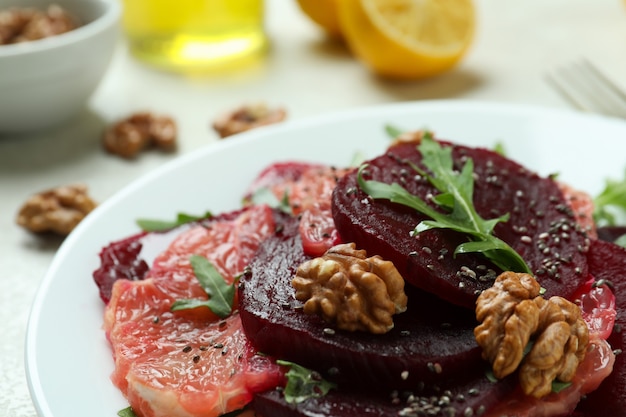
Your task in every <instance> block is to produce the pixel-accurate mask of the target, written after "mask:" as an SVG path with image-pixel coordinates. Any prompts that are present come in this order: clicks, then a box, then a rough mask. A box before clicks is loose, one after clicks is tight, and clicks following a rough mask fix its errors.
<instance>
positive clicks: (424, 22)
mask: <svg viewBox="0 0 626 417" xmlns="http://www.w3.org/2000/svg"><path fill="white" fill-rule="evenodd" d="M337 5H338V8H339V21H340V26H341V30H342V33H343V35H344V38H345V39H346V41H347V43H348V45H349V46H350V49H351V50H352V51H353V53H354V54H355V55H356V56H357V57H358V58H359V59H360V60H361V61H363V62H364V63H365V64H367V65H368V66H369V67H370V68H371V69H372V70H373V71H374V72H375V73H377V74H379V75H381V76H385V77H388V78H396V79H419V78H425V77H429V76H433V75H437V74H440V73H442V72H444V71H446V70H448V69H450V68H452V67H453V66H454V65H455V64H457V62H458V61H459V60H460V59H461V58H462V57H463V56H464V55H465V53H466V51H467V49H468V47H469V46H470V44H471V43H472V40H473V37H474V27H475V24H476V14H475V8H474V4H473V2H472V0H340V1H338V2H337Z"/></svg>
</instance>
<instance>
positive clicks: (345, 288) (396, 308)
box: [292, 243, 407, 334]
mask: <svg viewBox="0 0 626 417" xmlns="http://www.w3.org/2000/svg"><path fill="white" fill-rule="evenodd" d="M292 286H293V287H294V288H295V289H296V295H295V296H296V299H298V300H300V301H303V302H304V308H303V310H304V312H305V313H306V314H319V315H321V316H322V318H323V319H324V320H326V321H328V322H331V323H334V324H335V325H336V327H337V328H339V329H342V330H348V331H357V330H360V331H369V332H371V333H375V334H382V333H386V332H388V331H389V330H391V329H392V328H393V317H392V316H393V315H394V314H397V313H401V312H403V311H405V310H406V305H407V296H406V294H405V293H404V279H403V278H402V276H401V275H400V274H399V273H398V270H397V269H396V267H395V266H394V265H393V263H391V262H389V261H385V260H383V259H382V258H381V257H380V256H372V257H370V258H367V254H366V252H365V251H364V250H357V249H355V244H354V243H348V244H341V245H337V246H334V247H332V248H330V249H329V250H328V251H327V252H326V253H325V254H324V255H323V256H322V257H319V258H315V259H312V260H310V261H307V262H305V263H303V264H302V265H300V266H299V267H298V270H297V272H296V276H295V278H294V279H293V280H292Z"/></svg>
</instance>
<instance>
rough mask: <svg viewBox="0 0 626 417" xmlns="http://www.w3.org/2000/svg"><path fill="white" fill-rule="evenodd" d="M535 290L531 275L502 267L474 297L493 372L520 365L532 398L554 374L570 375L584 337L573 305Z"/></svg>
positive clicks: (479, 336) (479, 337)
mask: <svg viewBox="0 0 626 417" xmlns="http://www.w3.org/2000/svg"><path fill="white" fill-rule="evenodd" d="M540 292H541V287H540V285H539V283H538V282H537V281H536V280H535V279H534V278H533V277H532V276H530V275H528V274H521V273H515V272H504V273H502V274H501V275H500V276H498V278H497V279H496V281H495V283H494V285H493V286H492V287H491V288H489V289H488V290H485V291H483V293H482V294H481V295H480V296H479V297H478V300H477V301H476V319H477V320H478V321H479V322H480V324H479V325H478V326H477V327H476V328H475V329H474V336H475V337H476V342H477V343H478V344H479V345H480V346H481V347H482V349H483V358H484V359H486V360H488V361H489V362H490V363H491V365H492V368H493V373H494V376H495V377H496V378H504V377H505V376H507V375H510V374H512V373H513V372H515V371H516V370H518V369H519V381H520V385H521V387H522V390H523V391H524V393H526V394H527V395H532V396H533V397H536V398H541V397H543V396H545V395H547V394H549V393H550V392H551V391H552V382H553V381H554V380H555V379H558V380H560V381H562V382H569V381H571V380H572V379H573V377H574V375H575V373H576V369H577V368H578V364H579V363H580V362H582V360H583V359H584V357H585V353H586V349H587V344H588V342H589V330H588V328H587V325H586V324H585V322H584V320H583V319H582V317H581V314H580V309H579V308H578V306H577V305H576V304H574V303H572V302H570V301H567V300H566V299H564V298H562V297H556V296H555V297H551V298H550V299H549V300H546V299H544V298H543V297H541V296H540ZM529 347H530V349H528V348H529Z"/></svg>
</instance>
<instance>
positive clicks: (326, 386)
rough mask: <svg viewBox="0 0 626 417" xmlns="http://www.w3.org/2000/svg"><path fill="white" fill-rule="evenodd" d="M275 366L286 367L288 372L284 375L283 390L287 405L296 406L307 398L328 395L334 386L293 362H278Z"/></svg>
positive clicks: (317, 374) (315, 373)
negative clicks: (285, 378)
mask: <svg viewBox="0 0 626 417" xmlns="http://www.w3.org/2000/svg"><path fill="white" fill-rule="evenodd" d="M276 363H277V364H279V365H282V366H288V367H289V371H287V373H286V374H285V376H286V377H287V385H285V389H284V390H283V395H284V396H285V401H287V402H288V403H289V404H298V403H301V402H303V401H306V400H307V399H309V398H316V397H322V396H324V395H326V394H328V391H330V390H331V389H333V388H336V385H335V384H333V383H332V382H329V381H326V380H325V379H324V378H322V377H321V375H320V374H319V373H318V372H315V371H312V370H310V369H308V368H305V367H304V366H301V365H298V364H296V363H293V362H289V361H284V360H278V361H276Z"/></svg>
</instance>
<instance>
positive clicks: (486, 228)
mask: <svg viewBox="0 0 626 417" xmlns="http://www.w3.org/2000/svg"><path fill="white" fill-rule="evenodd" d="M419 151H420V152H421V154H422V163H423V164H424V165H425V166H426V168H428V169H429V170H430V171H431V172H432V175H431V174H428V173H426V172H424V171H423V170H421V169H419V168H418V167H416V166H415V167H414V168H415V169H416V170H417V171H418V172H419V173H420V174H422V175H425V176H426V177H427V178H428V180H429V181H430V183H431V184H432V185H433V186H434V187H435V188H436V189H437V190H438V191H440V194H438V195H436V196H434V197H433V199H432V201H433V202H434V203H435V204H436V205H437V206H439V207H440V208H442V209H444V210H445V212H441V211H438V210H435V209H434V208H433V207H431V206H430V205H429V204H427V203H426V201H424V200H422V199H421V198H420V197H419V196H416V195H413V194H411V193H409V192H408V191H407V190H406V189H405V188H403V187H402V186H401V185H399V184H397V183H393V184H391V185H390V184H386V183H383V182H379V181H365V180H364V179H363V176H362V173H363V170H364V169H365V168H366V166H365V165H362V166H361V167H360V168H359V171H358V178H357V179H358V184H359V187H361V189H362V190H363V191H364V192H365V193H367V194H369V195H370V196H371V197H372V198H374V199H387V200H389V201H391V202H394V203H399V204H403V205H405V206H407V207H411V208H413V209H415V210H417V211H418V212H420V213H421V214H423V215H425V216H427V217H430V219H431V220H424V221H422V222H420V223H419V224H418V225H417V226H416V227H415V229H414V230H413V232H412V233H413V234H417V233H421V232H424V231H426V230H431V229H451V230H454V231H456V232H460V233H464V234H466V235H468V236H469V238H470V239H471V241H468V242H466V243H462V244H460V245H459V246H457V248H456V249H455V254H458V253H469V252H479V253H482V254H483V255H484V256H485V257H487V258H488V259H489V260H491V261H492V262H493V263H494V264H495V265H497V266H498V267H500V268H501V269H502V270H504V271H516V272H526V273H528V274H532V272H531V270H530V268H529V267H528V265H526V262H525V261H524V259H523V258H522V257H521V256H520V255H519V254H518V253H517V252H516V251H515V250H514V249H513V248H511V247H510V246H509V245H508V244H507V243H506V242H504V241H503V240H501V239H499V238H497V237H495V236H494V235H493V229H494V227H495V226H496V224H498V223H499V222H505V221H507V220H508V218H509V216H508V214H506V215H503V216H500V217H497V218H494V219H483V218H482V217H481V216H480V215H479V214H478V213H477V212H476V208H475V207H474V204H473V194H474V177H473V169H474V163H473V161H472V160H471V159H469V160H467V162H466V163H465V165H464V166H463V168H462V170H461V172H457V171H455V170H454V167H453V160H452V148H450V147H442V146H441V145H439V143H438V142H436V141H435V140H434V139H433V138H432V136H431V135H428V134H426V135H424V137H423V139H422V141H421V143H420V145H419Z"/></svg>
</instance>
